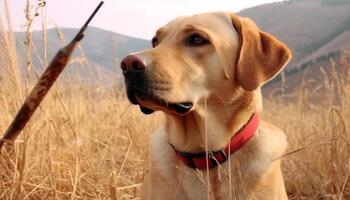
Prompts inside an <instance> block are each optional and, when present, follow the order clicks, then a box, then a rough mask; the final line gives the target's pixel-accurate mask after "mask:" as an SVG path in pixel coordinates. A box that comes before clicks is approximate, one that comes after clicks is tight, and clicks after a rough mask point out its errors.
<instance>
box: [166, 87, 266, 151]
mask: <svg viewBox="0 0 350 200" xmlns="http://www.w3.org/2000/svg"><path fill="white" fill-rule="evenodd" d="M211 101H216V100H213V99H208V102H207V105H205V103H204V104H200V105H199V106H197V107H196V108H195V110H193V111H192V112H190V113H189V114H187V115H185V116H174V115H167V116H166V123H165V128H166V131H167V133H168V138H169V143H170V144H172V145H173V146H174V147H176V149H178V150H180V151H184V152H191V153H196V152H203V151H205V149H206V142H205V141H206V140H207V145H208V150H211V151H218V150H222V149H224V148H225V147H226V146H227V145H228V143H229V141H230V139H231V137H232V136H233V135H234V134H235V133H236V132H237V131H238V130H239V129H240V128H242V127H243V126H244V125H245V124H246V123H247V122H248V120H249V119H250V117H251V116H252V114H253V113H254V112H257V111H259V110H260V108H261V105H260V104H261V95H260V93H244V95H242V96H241V97H240V98H237V99H236V100H232V101H227V102H225V105H223V104H218V103H217V102H216V103H211ZM257 102H258V103H257ZM206 136H207V137H206Z"/></svg>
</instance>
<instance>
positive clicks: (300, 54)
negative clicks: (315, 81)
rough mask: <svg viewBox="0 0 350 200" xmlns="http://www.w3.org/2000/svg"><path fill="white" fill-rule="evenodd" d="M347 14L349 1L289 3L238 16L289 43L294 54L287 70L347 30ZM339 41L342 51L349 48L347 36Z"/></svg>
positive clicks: (349, 25) (349, 22) (349, 17)
mask: <svg viewBox="0 0 350 200" xmlns="http://www.w3.org/2000/svg"><path fill="white" fill-rule="evenodd" d="M349 11H350V0H292V1H284V2H280V3H271V4H265V5H261V6H257V7H253V8H249V9H246V10H243V11H241V12H240V13H239V14H240V15H242V16H248V17H250V18H252V19H253V20H254V21H256V23H257V24H258V25H259V26H260V27H261V28H262V29H263V30H264V31H266V32H269V33H271V34H273V35H275V36H277V37H278V38H279V39H280V40H282V41H284V42H285V43H287V44H288V46H289V47H290V48H291V49H292V50H293V54H294V57H293V60H292V61H291V63H290V65H289V67H288V68H289V69H291V68H293V67H299V66H301V65H302V64H303V63H304V62H306V61H308V60H307V57H308V56H310V55H311V54H313V53H314V52H316V51H317V50H319V49H321V48H322V47H324V46H326V45H327V44H328V43H329V42H331V41H333V40H334V39H335V38H337V37H338V36H340V35H342V34H343V33H344V32H346V31H347V30H350V12H349ZM341 41H342V48H343V47H344V48H345V47H348V46H349V45H350V37H349V35H348V34H346V35H343V36H342V40H341ZM337 50H339V48H337ZM325 53H329V52H325ZM317 55H319V54H317ZM319 56H322V55H319Z"/></svg>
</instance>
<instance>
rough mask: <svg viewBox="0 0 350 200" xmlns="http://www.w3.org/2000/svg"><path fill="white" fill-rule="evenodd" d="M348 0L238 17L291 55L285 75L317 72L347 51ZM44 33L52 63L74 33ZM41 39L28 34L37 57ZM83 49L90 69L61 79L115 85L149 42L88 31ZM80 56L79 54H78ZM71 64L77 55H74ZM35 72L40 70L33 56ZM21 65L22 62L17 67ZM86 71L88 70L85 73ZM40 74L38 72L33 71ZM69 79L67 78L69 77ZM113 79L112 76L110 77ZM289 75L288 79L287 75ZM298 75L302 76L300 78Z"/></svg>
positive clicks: (314, 0) (318, 0)
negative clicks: (128, 59) (132, 55)
mask: <svg viewBox="0 0 350 200" xmlns="http://www.w3.org/2000/svg"><path fill="white" fill-rule="evenodd" d="M349 10H350V0H291V1H284V2H277V3H270V4H264V5H260V6H257V7H253V8H249V9H246V10H243V11H241V12H239V15H242V16H247V17H250V18H252V19H253V20H254V21H256V23H257V24H258V25H259V26H260V27H261V28H262V29H263V30H264V31H266V32H269V33H271V34H273V35H275V36H277V37H278V38H279V39H280V40H282V41H284V42H285V43H287V45H288V46H289V47H290V48H291V49H292V51H293V59H292V61H291V62H290V64H289V65H288V67H287V71H288V72H293V71H296V70H301V71H302V70H303V69H304V68H305V66H306V65H308V64H310V63H312V64H313V66H315V67H317V66H318V65H317V62H318V60H322V59H320V58H325V57H327V56H328V55H330V54H332V53H334V52H338V51H340V50H344V49H349V48H350V12H349ZM60 30H61V31H62V33H63V34H61V35H60V34H58V31H57V30H56V29H50V30H48V37H47V38H48V43H47V45H48V55H49V58H51V57H52V56H53V55H54V54H55V53H56V51H57V50H58V48H60V47H62V46H63V45H64V44H65V43H66V42H65V40H63V39H62V35H64V38H66V40H70V39H71V38H72V37H73V36H74V35H75V33H76V32H77V29H71V28H62V29H60ZM23 40H24V34H23V33H17V41H18V49H19V52H20V54H21V55H22V56H21V57H22V58H24V48H23ZM41 40H42V33H41V32H38V31H37V32H33V41H34V43H35V44H36V45H37V46H36V48H37V51H38V53H39V55H42V51H43V48H42V45H39V44H42V42H41ZM82 47H83V50H84V53H85V55H86V58H87V60H88V61H89V64H90V65H86V63H83V64H82V65H81V64H79V63H78V65H74V67H70V68H68V70H66V71H67V72H66V73H69V71H73V72H74V73H75V74H76V75H74V77H75V76H82V77H83V78H84V77H85V79H89V80H91V78H88V77H91V74H92V75H93V76H100V77H102V78H100V79H102V80H103V81H104V82H106V83H110V82H111V81H115V79H116V78H115V77H116V75H118V74H119V75H120V73H119V66H116V65H119V60H120V59H121V58H122V57H124V56H125V55H127V54H128V53H129V52H132V51H136V50H140V49H144V48H147V47H150V43H149V41H146V40H142V39H138V38H133V37H128V36H125V35H120V34H117V33H113V32H110V31H105V30H102V29H98V28H94V27H89V29H88V30H87V32H86V37H85V38H84V40H83V42H82ZM77 52H79V51H77ZM75 55H76V58H77V56H78V55H79V53H76V54H75ZM33 58H34V60H33V63H34V64H35V66H41V65H40V62H39V60H38V59H36V58H37V55H34V56H33ZM22 63H24V62H22ZM86 66H88V67H89V70H87V68H86ZM37 68H38V69H41V68H40V67H37ZM70 73H72V72H70ZM111 74H113V75H111ZM288 74H289V75H290V74H291V73H288ZM299 74H302V73H299Z"/></svg>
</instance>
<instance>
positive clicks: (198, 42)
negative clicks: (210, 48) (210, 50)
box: [186, 34, 209, 46]
mask: <svg viewBox="0 0 350 200" xmlns="http://www.w3.org/2000/svg"><path fill="white" fill-rule="evenodd" d="M186 43H187V44H188V45H190V46H202V45H206V44H209V41H208V40H206V39H204V38H203V37H202V36H200V35H198V34H193V35H191V36H190V37H188V38H187V41H186Z"/></svg>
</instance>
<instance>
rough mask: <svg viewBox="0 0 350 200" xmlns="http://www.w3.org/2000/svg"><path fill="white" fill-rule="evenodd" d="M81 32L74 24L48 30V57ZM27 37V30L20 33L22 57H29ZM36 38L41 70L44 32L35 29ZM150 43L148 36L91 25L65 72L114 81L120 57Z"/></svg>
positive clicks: (37, 65)
mask: <svg viewBox="0 0 350 200" xmlns="http://www.w3.org/2000/svg"><path fill="white" fill-rule="evenodd" d="M77 32H78V29H74V28H60V29H49V30H47V43H46V45H47V54H48V60H51V58H52V57H53V56H54V55H55V54H56V52H57V51H58V50H59V48H61V47H63V46H64V45H66V44H67V43H68V41H70V40H71V39H72V38H73V37H74V36H75V34H76V33H77ZM24 38H25V34H24V33H23V32H19V33H16V39H17V49H18V52H19V54H20V57H21V58H25V56H24V55H25V53H24V52H25V51H24V49H25V48H24V45H23V41H24ZM32 40H33V43H34V44H35V48H34V50H32V58H33V66H34V67H35V68H36V69H37V70H38V71H40V70H41V69H42V61H40V59H38V57H41V58H42V55H43V51H44V48H43V42H42V32H41V31H34V32H33V33H32ZM147 47H150V42H149V41H147V40H143V39H139V38H134V37H130V36H126V35H121V34H118V33H114V32H111V31H106V30H103V29H99V28H95V27H89V28H88V29H87V31H86V32H85V37H84V39H83V40H82V42H81V49H78V48H77V49H76V50H75V53H74V55H73V58H72V60H73V62H72V66H70V67H68V68H67V69H66V70H65V72H64V73H65V74H69V73H74V76H75V75H77V76H79V77H80V78H82V79H85V81H88V82H91V81H96V76H98V77H97V78H98V79H99V81H101V82H102V83H111V82H114V81H113V80H114V79H116V77H117V76H118V75H120V74H121V73H120V70H119V60H120V58H123V57H124V56H126V55H127V54H129V53H130V52H133V51H137V50H141V49H145V48H147ZM82 55H84V56H82ZM84 57H85V58H86V59H84ZM74 61H75V62H74ZM21 63H25V62H21ZM23 68H24V67H23Z"/></svg>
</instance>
